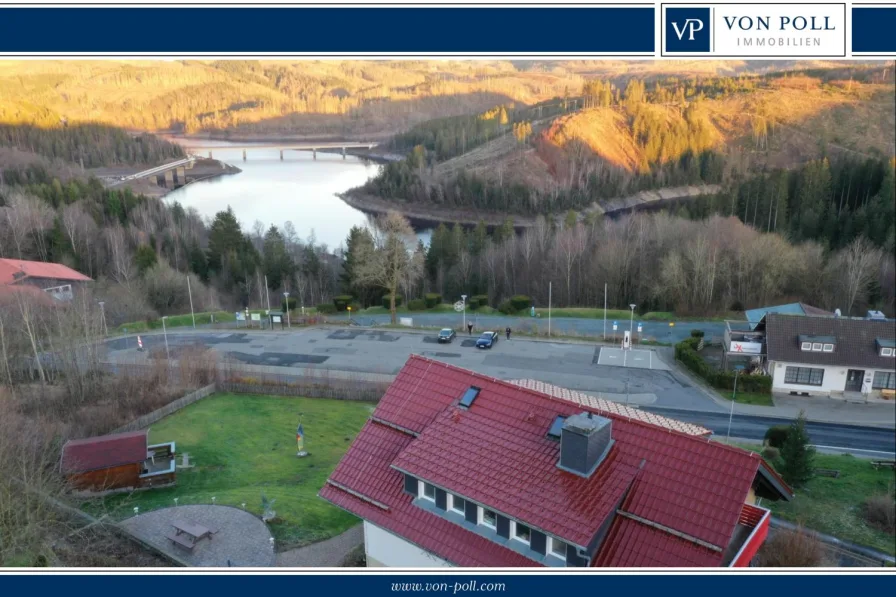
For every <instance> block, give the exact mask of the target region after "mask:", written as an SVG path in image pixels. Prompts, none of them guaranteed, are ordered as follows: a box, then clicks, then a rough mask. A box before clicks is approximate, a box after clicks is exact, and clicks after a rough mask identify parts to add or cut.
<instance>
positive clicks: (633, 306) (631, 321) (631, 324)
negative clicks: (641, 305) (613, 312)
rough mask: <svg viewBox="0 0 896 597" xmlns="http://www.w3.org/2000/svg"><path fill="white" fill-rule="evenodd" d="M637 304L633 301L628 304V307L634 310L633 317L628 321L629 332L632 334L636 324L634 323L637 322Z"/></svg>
mask: <svg viewBox="0 0 896 597" xmlns="http://www.w3.org/2000/svg"><path fill="white" fill-rule="evenodd" d="M636 306H637V305H635V304H634V303H632V304H630V305H629V306H628V308H629V309H631V310H632V317H631V319H629V322H628V333H629V334H631V333H632V332H633V331H634V327H633V326H634V323H635V307H636Z"/></svg>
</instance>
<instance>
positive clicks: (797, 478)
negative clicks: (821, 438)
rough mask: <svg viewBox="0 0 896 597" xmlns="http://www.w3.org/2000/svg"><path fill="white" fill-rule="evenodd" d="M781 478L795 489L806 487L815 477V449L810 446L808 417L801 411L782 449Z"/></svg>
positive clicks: (791, 426)
mask: <svg viewBox="0 0 896 597" xmlns="http://www.w3.org/2000/svg"><path fill="white" fill-rule="evenodd" d="M781 458H782V459H783V460H784V464H783V465H782V467H781V476H783V477H784V480H785V481H787V483H789V484H790V485H791V486H793V487H800V486H802V485H804V484H805V483H806V482H807V481H809V479H811V478H812V476H813V475H814V472H815V469H814V462H813V461H814V459H815V448H813V447H812V446H811V445H810V444H809V434H808V433H807V432H806V415H805V413H804V412H802V411H800V415H799V417H797V419H796V420H795V421H794V422H793V423H791V424H790V429H789V430H788V432H787V439H786V440H784V445H783V446H782V447H781Z"/></svg>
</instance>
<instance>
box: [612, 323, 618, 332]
mask: <svg viewBox="0 0 896 597" xmlns="http://www.w3.org/2000/svg"><path fill="white" fill-rule="evenodd" d="M618 328H619V324H618V323H617V322H615V321H614V322H613V331H614V332H615V331H616V330H617V329H618Z"/></svg>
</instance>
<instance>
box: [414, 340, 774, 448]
mask: <svg viewBox="0 0 896 597" xmlns="http://www.w3.org/2000/svg"><path fill="white" fill-rule="evenodd" d="M411 358H412V359H420V360H423V361H426V362H427V363H429V364H430V366H432V365H439V366H441V367H444V368H445V369H451V370H453V371H459V372H464V373H468V374H473V375H474V376H476V375H478V376H481V377H483V378H485V379H489V380H490V381H493V382H495V383H497V384H500V385H502V386H504V387H506V388H510V389H515V390H522V391H524V392H528V393H529V394H532V395H535V396H537V397H539V398H547V399H549V400H554V398H552V397H551V396H550V395H549V394H545V393H544V392H539V391H538V390H533V389H530V388H527V387H524V386H518V385H516V384H514V383H512V382H510V381H505V380H503V379H498V378H497V377H489V376H487V375H483V374H481V373H477V372H475V371H471V370H469V369H464V368H463V367H458V366H457V365H452V364H450V363H443V362H442V361H437V360H435V359H430V358H428V357H424V356H422V355H417V354H412V355H411ZM428 370H429V369H427V371H428ZM418 383H419V382H418ZM545 383H547V382H545ZM564 402H566V403H568V404H575V405H576V406H578V407H581V408H583V409H586V410H591V411H592V412H595V413H597V414H599V415H603V414H604V413H607V414H608V415H610V416H613V417H620V418H623V419H625V421H626V422H630V423H632V424H635V425H640V426H643V427H649V428H650V429H660V430H663V431H667V432H669V433H671V434H675V435H679V436H681V437H686V438H688V439H689V440H695V441H697V442H699V443H707V444H711V445H713V446H716V447H719V448H725V449H727V450H729V451H731V452H734V453H739V454H746V455H748V456H750V457H751V458H754V459H755V457H756V456H758V454H756V453H755V452H751V451H749V450H744V449H743V448H738V447H736V446H729V445H727V444H723V443H720V442H713V441H712V440H711V439H710V438H708V437H707V438H704V437H698V436H694V435H691V434H688V433H685V432H683V431H678V430H677V429H671V428H668V427H663V426H661V425H656V424H654V423H649V422H647V421H642V420H640V419H633V418H631V417H628V416H625V415H621V414H618V413H614V412H610V411H603V410H601V409H598V408H594V407H591V406H586V405H584V404H578V403H573V402H570V401H569V400H565V401H564Z"/></svg>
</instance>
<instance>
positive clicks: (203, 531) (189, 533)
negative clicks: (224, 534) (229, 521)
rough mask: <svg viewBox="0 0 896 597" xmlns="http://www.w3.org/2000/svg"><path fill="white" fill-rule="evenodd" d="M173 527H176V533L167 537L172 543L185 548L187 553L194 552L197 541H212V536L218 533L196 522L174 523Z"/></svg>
mask: <svg viewBox="0 0 896 597" xmlns="http://www.w3.org/2000/svg"><path fill="white" fill-rule="evenodd" d="M171 526H172V527H174V533H173V534H171V533H169V534H168V535H166V537H167V538H168V540H170V541H171V542H172V543H174V544H175V545H179V546H180V547H183V548H184V549H186V550H187V551H193V548H194V547H196V542H197V541H200V540H202V539H204V538H206V537H208V538H209V540H210V539H211V538H212V535H214V534H215V533H216V532H217V531H216V530H214V529H209V528H206V527H204V526H202V525H200V524H196V523H195V522H173V523H171Z"/></svg>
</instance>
